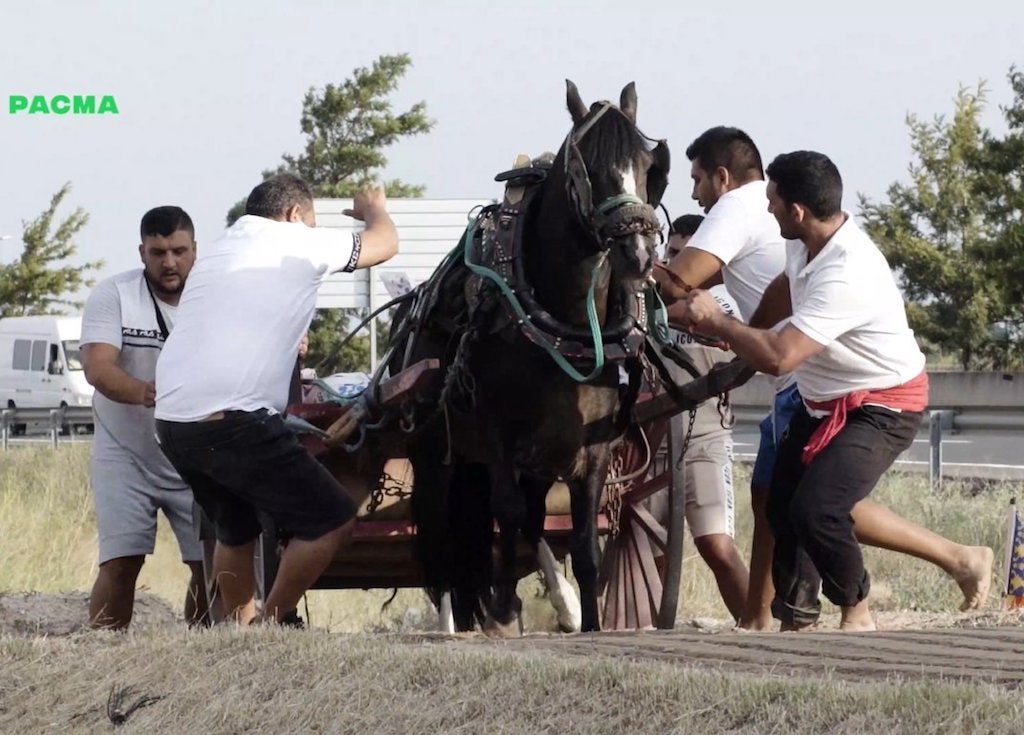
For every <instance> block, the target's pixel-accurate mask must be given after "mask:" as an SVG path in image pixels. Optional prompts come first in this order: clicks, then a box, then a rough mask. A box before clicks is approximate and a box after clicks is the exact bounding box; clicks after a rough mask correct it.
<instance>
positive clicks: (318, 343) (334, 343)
mask: <svg viewBox="0 0 1024 735" xmlns="http://www.w3.org/2000/svg"><path fill="white" fill-rule="evenodd" d="M368 313H369V310H367V309H317V312H316V315H315V316H314V317H313V323H312V324H310V326H309V352H308V353H307V354H306V359H305V365H306V366H307V367H312V368H315V369H316V371H317V374H318V375H331V374H332V373H351V372H369V371H370V332H369V329H370V327H369V325H366V326H365V327H362V328H361V329H360V331H359V332H358V334H356V336H354V337H353V338H352V339H350V340H349V341H348V342H346V343H345V344H344V345H343V346H342V347H341V348H340V349H339V348H338V344H339V343H340V342H341V340H342V339H344V338H345V336H347V335H348V334H349V332H351V331H352V330H353V329H354V328H355V327H356V325H357V324H359V322H361V321H362V320H363V319H365V318H366V316H367V314H368ZM390 333H391V319H390V317H389V315H387V314H382V315H381V316H379V317H377V354H378V356H380V355H383V354H384V350H385V349H387V344H388V339H389V336H390Z"/></svg>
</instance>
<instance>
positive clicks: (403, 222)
mask: <svg viewBox="0 0 1024 735" xmlns="http://www.w3.org/2000/svg"><path fill="white" fill-rule="evenodd" d="M492 201H493V200H491V199H389V200H388V212H389V213H390V214H391V218H392V219H393V220H394V222H395V227H396V228H397V229H398V255H396V256H395V257H394V258H392V259H391V260H389V261H387V262H386V263H383V264H381V265H379V266H374V267H373V268H366V269H362V270H357V271H355V272H354V273H335V274H334V275H332V276H330V277H328V278H327V279H325V280H324V283H323V285H322V286H321V287H320V291H319V293H318V294H317V301H316V305H317V308H320V309H338V308H370V309H373V308H377V307H378V306H381V305H383V304H385V303H387V302H388V301H389V300H390V299H391V298H393V296H390V295H389V293H388V291H389V289H388V284H390V285H391V286H392V288H394V287H396V286H399V285H400V276H402V275H404V276H405V277H406V278H407V279H408V282H409V285H410V286H417V285H419V284H420V283H422V282H423V281H425V280H426V279H427V278H428V277H429V276H430V274H431V273H433V272H434V269H435V268H436V267H437V266H438V265H439V264H440V262H441V261H442V260H444V256H445V255H447V254H448V253H449V252H450V251H451V250H452V248H454V247H455V246H456V245H458V243H459V241H460V239H461V238H462V235H463V233H464V232H465V229H466V225H467V224H468V222H469V214H470V212H471V211H473V210H474V209H477V208H479V207H481V206H483V205H486V204H490V203H491V202H492ZM351 206H352V200H351V199H317V200H315V201H314V208H315V210H316V223H317V226H318V227H338V228H342V229H346V230H352V229H358V228H359V227H360V226H361V225H360V223H358V222H356V221H355V220H353V219H352V218H351V217H346V216H345V215H344V214H342V212H343V211H344V210H345V209H348V208H350V207H351ZM385 278H387V283H386V282H385V280H384V279H385ZM371 285H372V289H371Z"/></svg>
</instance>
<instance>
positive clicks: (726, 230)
mask: <svg viewBox="0 0 1024 735" xmlns="http://www.w3.org/2000/svg"><path fill="white" fill-rule="evenodd" d="M767 188H768V184H767V183H766V182H764V181H751V182H750V183H748V184H744V185H743V186H741V187H739V188H736V189H733V190H732V191H728V192H726V193H725V194H723V195H722V197H721V198H720V199H719V200H718V201H717V202H715V205H714V206H713V207H711V209H710V211H708V214H707V216H706V217H705V218H704V221H703V222H701V223H700V227H698V228H697V231H696V232H695V233H694V234H693V237H691V238H690V241H689V242H688V243H687V244H686V247H688V248H698V249H700V250H704V251H706V252H709V253H711V254H712V255H714V256H715V257H716V258H718V259H719V260H720V261H722V263H723V264H724V265H723V266H722V279H723V281H724V282H725V287H726V288H727V289H729V293H730V294H732V297H733V298H734V299H735V300H736V306H737V307H739V312H740V317H741V318H742V319H743V321H745V322H749V321H750V317H751V315H752V314H753V313H754V309H756V308H757V305H758V304H759V303H761V296H762V295H763V294H764V291H765V289H766V288H768V284H769V283H771V282H772V281H773V280H775V278H776V277H777V276H778V275H779V274H780V273H782V270H783V268H785V265H786V248H785V240H783V239H782V235H781V234H779V223H778V222H777V221H776V220H775V217H774V216H773V215H772V214H769V212H768V196H767V193H766V190H767Z"/></svg>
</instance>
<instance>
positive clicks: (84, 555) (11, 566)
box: [0, 444, 1019, 632]
mask: <svg viewBox="0 0 1024 735" xmlns="http://www.w3.org/2000/svg"><path fill="white" fill-rule="evenodd" d="M748 483H749V474H748V468H747V467H745V466H743V465H737V467H736V488H737V498H738V500H737V518H736V520H737V543H738V544H739V546H740V549H741V552H742V553H743V554H744V555H746V554H747V553H748V551H749V543H750V541H749V540H750V532H751V517H750V513H749V512H748V511H747V505H746V499H747V498H748V497H749V496H748V494H747V490H746V488H747V486H748ZM1015 491H1019V487H1018V488H1014V487H1012V486H1008V485H995V486H991V487H988V488H986V489H984V490H982V491H980V492H979V491H976V490H973V489H972V488H971V487H970V486H969V485H966V484H964V483H958V482H947V484H946V487H945V489H944V490H943V491H942V492H941V493H933V492H932V491H931V490H930V489H929V488H928V485H927V481H926V480H925V479H924V478H923V477H921V476H917V475H903V474H899V473H889V474H888V475H887V476H886V477H885V478H884V479H883V481H882V483H881V484H880V486H879V488H878V490H877V491H876V492H875V494H874V495H873V497H874V498H875V499H876V500H878V501H880V502H883V503H885V504H887V505H890V506H891V507H892V508H893V509H895V510H896V511H897V512H899V513H901V514H903V515H905V516H906V517H907V518H910V519H912V520H914V521H916V522H918V523H921V524H922V525H924V526H926V527H928V528H931V529H932V530H934V531H937V532H938V533H941V534H943V535H945V536H947V537H949V538H952V539H954V540H956V541H960V542H962V543H968V544H971V545H976V544H986V545H989V546H992V547H993V548H994V549H995V550H996V560H997V565H1000V566H1001V564H1002V554H1003V544H1004V538H1003V534H1004V533H1005V518H1006V507H1007V503H1008V502H1009V499H1010V497H1011V495H1012V494H1013V493H1014V492H1015ZM0 528H3V529H17V532H16V533H3V534H0V558H2V559H4V560H5V563H4V565H3V568H2V569H0V591H2V590H35V591H43V592H52V591H70V590H88V589H89V588H90V587H91V585H92V581H93V578H94V576H95V573H96V563H95V561H96V538H95V520H94V517H93V510H92V499H91V495H90V493H89V487H88V445H86V444H70V445H63V446H62V447H61V448H60V449H59V450H57V451H54V450H52V449H50V448H46V447H39V448H25V449H19V450H17V451H11V452H7V453H5V454H2V455H0ZM685 554H686V556H685V565H684V575H683V583H682V590H681V601H680V616H681V617H680V620H687V619H692V618H697V617H702V618H715V619H722V620H724V619H726V618H727V617H728V613H727V611H726V609H725V607H724V605H723V604H722V602H721V599H720V598H719V597H718V594H717V589H716V587H715V583H714V578H713V577H712V575H711V573H710V572H709V571H708V569H707V567H706V566H705V565H704V563H703V562H702V561H701V559H700V557H699V556H698V554H697V552H696V549H695V548H694V547H693V544H692V542H691V541H689V540H687V545H686V551H685ZM865 556H866V559H867V564H868V569H869V570H870V571H871V573H872V578H873V585H874V586H873V607H874V608H875V609H877V610H880V611H884V610H919V611H935V612H940V611H949V610H954V609H956V606H957V605H958V604H959V601H960V595H959V591H958V590H957V588H956V586H955V585H954V584H953V582H952V581H951V580H950V579H949V578H948V577H946V576H945V574H943V572H941V571H940V570H939V569H937V568H935V567H932V566H931V565H929V564H927V563H925V562H922V561H919V560H917V559H912V558H909V557H906V556H901V555H899V554H895V553H892V552H887V551H881V550H878V549H866V550H865ZM994 573H995V574H996V575H997V576H999V575H1001V574H1002V569H997V570H994ZM186 580H187V570H186V567H185V566H184V565H183V564H181V561H180V556H179V554H178V550H177V544H176V542H175V540H174V536H173V534H172V533H171V531H170V528H169V527H168V525H167V524H166V522H164V519H163V518H162V517H161V519H160V524H159V532H158V539H157V548H156V552H155V553H154V554H153V556H151V557H149V558H148V560H147V563H146V565H145V567H144V568H143V571H142V575H141V576H140V587H141V588H142V589H148V590H150V591H152V592H153V593H155V594H157V595H158V596H160V597H162V598H163V599H165V600H167V601H169V602H170V603H172V604H173V605H174V606H175V607H176V608H177V607H179V606H180V602H181V599H182V594H183V592H184V589H185V583H186ZM391 595H392V592H391V591H390V590H370V591H361V590H355V591H314V592H311V593H310V594H309V596H308V600H307V605H308V609H309V617H310V618H311V620H312V622H313V624H314V625H316V626H317V627H325V628H328V629H330V630H332V631H336V632H361V631H388V630H390V631H394V630H403V631H408V630H417V629H419V630H422V629H429V628H431V627H433V624H434V620H433V615H432V612H431V611H430V610H429V608H428V605H427V603H426V601H425V599H424V597H423V595H422V594H421V593H420V592H419V591H418V590H400V591H399V592H398V594H397V596H396V598H395V600H394V602H393V603H392V604H391V605H390V606H388V607H387V608H386V609H384V608H383V606H384V604H385V602H386V601H387V600H388V599H389V598H390V597H391ZM520 595H521V596H522V597H523V599H524V605H525V608H526V615H525V618H526V625H527V629H528V630H533V631H550V630H554V629H555V617H554V612H553V611H552V610H551V607H550V605H548V604H547V602H546V600H545V599H543V592H542V586H541V585H540V583H539V581H538V580H537V579H536V578H528V579H526V580H523V582H521V583H520ZM993 599H994V598H993ZM300 612H301V613H303V615H304V616H305V608H303V607H300Z"/></svg>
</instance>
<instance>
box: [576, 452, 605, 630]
mask: <svg viewBox="0 0 1024 735" xmlns="http://www.w3.org/2000/svg"><path fill="white" fill-rule="evenodd" d="M610 454H611V453H610V451H609V450H608V449H607V447H601V448H596V449H592V450H590V451H588V452H587V462H586V469H585V471H584V472H583V475H582V476H581V477H578V478H574V479H572V480H570V481H569V482H568V483H567V484H568V485H569V492H570V500H571V509H572V547H571V549H572V551H571V553H572V571H573V574H575V575H576V583H577V584H578V585H579V587H580V604H581V606H582V613H583V620H582V626H581V630H583V631H591V630H601V619H600V616H599V614H598V608H597V569H598V564H599V562H600V554H601V550H600V548H599V547H598V545H597V513H598V511H599V510H600V504H601V490H602V489H603V488H604V481H605V477H606V476H607V474H608V462H609V459H610Z"/></svg>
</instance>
